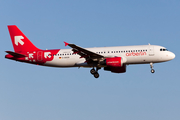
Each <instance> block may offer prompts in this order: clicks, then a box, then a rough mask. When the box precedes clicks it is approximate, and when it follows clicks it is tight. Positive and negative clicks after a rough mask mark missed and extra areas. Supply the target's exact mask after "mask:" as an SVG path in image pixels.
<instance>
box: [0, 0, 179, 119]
mask: <svg viewBox="0 0 180 120" xmlns="http://www.w3.org/2000/svg"><path fill="white" fill-rule="evenodd" d="M179 6H180V1H178V0H171V1H170V0H147V1H144V0H136V1H135V0H126V1H121V0H85V1H82V0H77V1H73V0H67V1H59V0H51V1H44V0H31V1H23V0H16V1H13V0H6V1H1V2H0V35H1V45H0V61H1V62H0V66H1V67H0V72H1V75H0V119H1V120H12V119H13V120H32V119H33V120H102V119H103V120H110V119H111V120H119V119H123V120H152V119H153V120H160V119H163V120H179V119H180V114H179V111H180V102H179V101H180V94H179V93H180V87H179V86H180V78H179V73H180V70H179V68H180V64H179V60H180V58H179V54H180V52H179V44H180V41H179V40H180V22H179V21H180V16H179V15H180V7H179ZM13 24H14V25H17V26H18V27H19V28H20V29H21V30H22V31H23V32H24V34H25V35H26V36H27V37H28V38H29V39H30V40H31V41H32V42H33V43H34V44H35V45H36V46H37V47H39V48H41V49H46V48H47V49H55V48H60V49H65V48H69V47H65V46H64V43H63V41H67V42H69V43H74V44H77V45H79V46H82V47H103V46H125V45H143V44H148V43H151V44H155V45H161V46H164V47H166V48H167V49H168V50H170V51H172V52H174V53H175V54H176V58H175V59H174V60H172V61H169V62H165V63H159V64H155V65H154V69H155V70H156V73H154V74H151V73H150V66H149V65H148V64H147V65H130V66H128V67H127V72H126V73H123V74H114V73H111V72H107V71H103V70H100V71H99V73H100V78H99V79H94V77H93V76H92V75H91V74H90V73H89V70H90V69H88V68H80V69H78V68H64V69H63V68H50V67H42V66H35V65H30V64H25V63H20V62H16V61H11V60H8V59H5V58H4V56H5V54H6V53H5V52H4V51H6V50H13V47H12V44H11V40H10V37H9V33H8V29H7V25H13Z"/></svg>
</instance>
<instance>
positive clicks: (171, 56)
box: [168, 52, 176, 60]
mask: <svg viewBox="0 0 180 120" xmlns="http://www.w3.org/2000/svg"><path fill="white" fill-rule="evenodd" d="M168 56H169V58H170V60H172V59H174V58H175V56H176V55H175V54H174V53H172V52H171V53H170V54H169V55H168Z"/></svg>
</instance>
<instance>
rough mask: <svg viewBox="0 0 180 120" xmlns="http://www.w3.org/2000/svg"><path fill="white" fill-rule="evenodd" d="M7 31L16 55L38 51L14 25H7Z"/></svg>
mask: <svg viewBox="0 0 180 120" xmlns="http://www.w3.org/2000/svg"><path fill="white" fill-rule="evenodd" d="M8 30H9V34H10V36H11V41H12V44H13V47H14V51H15V52H16V53H25V52H27V51H36V50H39V49H38V48H37V47H36V46H35V45H34V44H33V43H32V42H31V41H30V40H29V39H28V38H27V37H26V36H25V35H24V34H23V33H22V32H21V30H20V29H19V28H18V27H17V26H16V25H8Z"/></svg>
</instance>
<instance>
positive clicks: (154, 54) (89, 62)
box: [5, 25, 175, 78]
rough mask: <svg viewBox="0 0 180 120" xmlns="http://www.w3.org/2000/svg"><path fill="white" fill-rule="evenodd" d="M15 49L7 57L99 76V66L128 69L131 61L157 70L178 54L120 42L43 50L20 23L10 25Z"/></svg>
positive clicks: (163, 48) (120, 69)
mask: <svg viewBox="0 0 180 120" xmlns="http://www.w3.org/2000/svg"><path fill="white" fill-rule="evenodd" d="M8 30H9V33H10V37H11V41H12V44H13V47H14V51H5V52H6V53H8V54H7V55H5V58H7V59H11V60H16V61H19V62H25V63H30V64H35V65H41V66H49V67H61V68H64V67H85V68H91V70H90V73H91V74H92V75H93V76H94V77H95V78H98V77H99V73H98V70H99V69H101V68H104V70H105V71H111V72H112V73H125V72H126V66H127V65H131V64H150V68H151V73H154V72H155V70H154V69H153V64H154V63H160V62H166V61H170V60H172V59H174V58H175V54H174V53H173V52H170V51H168V50H167V49H166V48H165V47H162V46H158V45H150V44H148V45H138V46H117V47H96V48H82V47H79V46H77V45H75V44H69V43H67V42H64V43H65V46H69V47H71V49H52V50H42V49H39V48H37V47H36V46H35V45H34V44H33V43H32V42H31V41H30V40H29V39H28V38H27V37H26V36H25V35H24V34H23V33H22V32H21V30H20V29H19V28H18V27H17V26H16V25H8Z"/></svg>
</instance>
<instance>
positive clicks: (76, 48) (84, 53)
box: [64, 42, 104, 60]
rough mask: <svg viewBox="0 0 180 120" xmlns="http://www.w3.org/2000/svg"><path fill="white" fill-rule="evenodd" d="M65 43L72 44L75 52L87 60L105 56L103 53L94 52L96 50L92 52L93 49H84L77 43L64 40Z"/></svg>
mask: <svg viewBox="0 0 180 120" xmlns="http://www.w3.org/2000/svg"><path fill="white" fill-rule="evenodd" d="M64 43H65V46H67V45H68V46H70V47H71V48H73V49H72V51H73V52H74V54H76V53H77V54H78V55H80V56H81V58H85V59H86V60H89V59H92V60H94V59H100V58H103V57H104V56H102V55H99V54H97V53H94V52H92V51H89V50H87V49H84V48H82V47H79V46H77V45H75V44H69V43H67V42H64Z"/></svg>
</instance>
